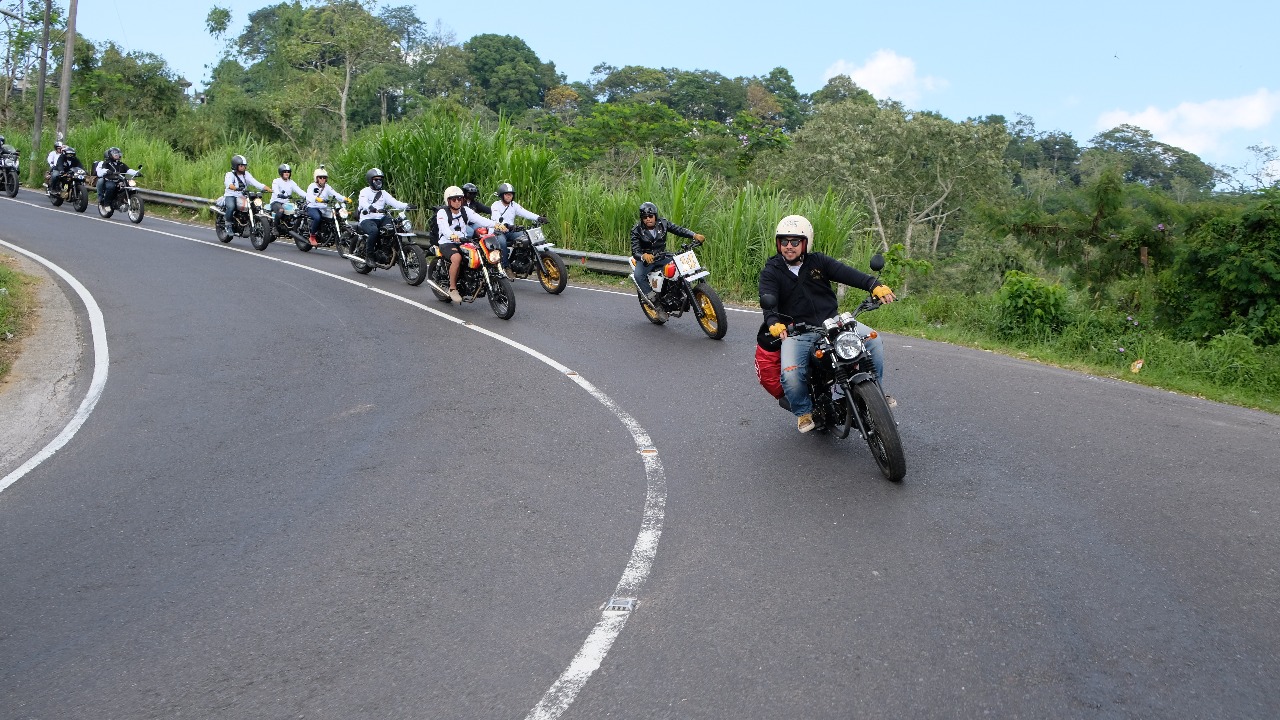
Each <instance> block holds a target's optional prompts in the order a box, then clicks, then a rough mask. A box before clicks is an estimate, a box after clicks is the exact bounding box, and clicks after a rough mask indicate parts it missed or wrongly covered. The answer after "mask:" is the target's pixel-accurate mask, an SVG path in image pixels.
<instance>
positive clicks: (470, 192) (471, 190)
mask: <svg viewBox="0 0 1280 720" xmlns="http://www.w3.org/2000/svg"><path fill="white" fill-rule="evenodd" d="M0 142H4V138H2V137H0ZM462 194H463V195H464V196H466V197H468V198H474V197H475V196H476V195H479V194H480V188H478V187H476V184H475V183H467V184H465V185H463V186H462Z"/></svg>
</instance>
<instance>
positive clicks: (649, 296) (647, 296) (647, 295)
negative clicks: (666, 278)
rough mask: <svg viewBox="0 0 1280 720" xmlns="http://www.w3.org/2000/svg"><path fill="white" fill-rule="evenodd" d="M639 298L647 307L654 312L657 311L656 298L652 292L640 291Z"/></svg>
mask: <svg viewBox="0 0 1280 720" xmlns="http://www.w3.org/2000/svg"><path fill="white" fill-rule="evenodd" d="M640 297H642V298H644V301H645V302H646V303H648V304H649V307H651V308H653V309H654V310H657V309H658V298H657V297H656V296H655V295H654V294H653V293H652V292H650V291H647V290H641V291H640Z"/></svg>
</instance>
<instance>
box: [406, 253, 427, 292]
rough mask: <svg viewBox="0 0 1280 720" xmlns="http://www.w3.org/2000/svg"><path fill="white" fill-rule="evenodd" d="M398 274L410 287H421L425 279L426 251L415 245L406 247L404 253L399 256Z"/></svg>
mask: <svg viewBox="0 0 1280 720" xmlns="http://www.w3.org/2000/svg"><path fill="white" fill-rule="evenodd" d="M400 274H401V275H402V276H404V281H405V282H407V283H409V285H410V286H412V287H417V286H418V285H421V284H422V281H423V280H426V279H427V253H426V251H425V250H423V249H422V248H421V247H419V246H417V245H406V246H405V253H404V254H403V255H401V256H400Z"/></svg>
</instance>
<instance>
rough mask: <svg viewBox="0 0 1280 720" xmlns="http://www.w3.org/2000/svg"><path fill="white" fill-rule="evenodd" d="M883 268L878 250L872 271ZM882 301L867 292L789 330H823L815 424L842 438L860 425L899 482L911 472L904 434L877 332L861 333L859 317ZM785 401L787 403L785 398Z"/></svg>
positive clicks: (816, 364) (813, 393)
mask: <svg viewBox="0 0 1280 720" xmlns="http://www.w3.org/2000/svg"><path fill="white" fill-rule="evenodd" d="M883 267H884V258H883V257H881V256H880V255H879V254H877V255H875V256H874V257H872V258H871V270H872V271H873V272H879V271H880V270H881V269H882V268H883ZM760 300H761V305H762V306H764V305H771V306H773V307H776V305H777V299H776V298H767V297H762V298H761V299H760ZM880 304H881V303H880V301H879V300H877V299H876V298H875V297H872V296H868V297H867V299H865V300H863V301H862V302H861V303H860V304H859V305H858V307H857V308H855V309H854V310H853V312H844V313H840V314H839V315H836V316H835V317H832V318H827V319H826V320H824V321H823V323H822V325H821V326H817V325H809V324H806V323H792V324H791V325H790V326H789V327H788V328H787V334H788V335H800V334H803V333H810V332H812V333H817V334H818V335H819V338H818V341H817V342H816V343H814V345H813V354H812V355H811V356H810V358H809V399H810V400H811V401H812V402H813V422H814V425H815V426H816V427H815V428H814V429H815V430H817V431H819V432H830V433H831V434H833V435H834V436H835V437H837V438H839V439H842V440H843V439H844V438H846V437H848V436H849V433H850V432H851V431H853V430H857V431H858V434H859V435H860V436H861V437H862V439H863V440H865V441H866V443H867V447H868V448H870V449H871V456H872V457H873V458H875V461H876V466H877V467H879V468H880V472H881V473H882V474H883V475H884V476H885V478H887V479H888V480H890V481H891V482H901V481H902V478H903V477H905V476H906V474H907V459H906V455H905V453H904V452H903V450H902V438H901V437H900V436H899V435H898V424H897V422H896V421H895V420H894V419H893V411H892V410H890V409H889V403H888V402H887V401H886V400H885V397H884V392H883V391H882V390H881V389H880V383H878V382H876V369H875V365H874V363H872V361H871V351H870V350H869V349H868V348H867V341H868V340H870V339H871V338H874V337H875V336H876V331H874V330H871V329H870V328H867V330H866V331H863V332H859V330H858V322H857V318H858V315H860V314H861V313H863V312H868V311H871V310H875V309H876V308H878V307H880ZM784 317H785V316H784ZM863 327H864V328H865V327H866V326H865V325H864V326H863ZM864 332H865V334H864ZM781 404H782V405H783V407H787V405H786V402H785V398H783V400H782V401H781ZM788 409H789V408H788Z"/></svg>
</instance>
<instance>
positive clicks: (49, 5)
mask: <svg viewBox="0 0 1280 720" xmlns="http://www.w3.org/2000/svg"><path fill="white" fill-rule="evenodd" d="M51 14H53V0H44V36H43V37H42V38H41V40H40V77H39V79H38V81H37V82H36V127H35V139H34V140H32V141H31V163H30V165H29V167H30V168H31V184H32V185H36V184H37V183H39V182H40V180H41V177H40V168H42V167H44V166H45V163H42V162H40V132H41V125H43V124H44V76H45V73H46V72H47V71H48V69H49V66H48V64H49V16H50V15H51Z"/></svg>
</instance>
